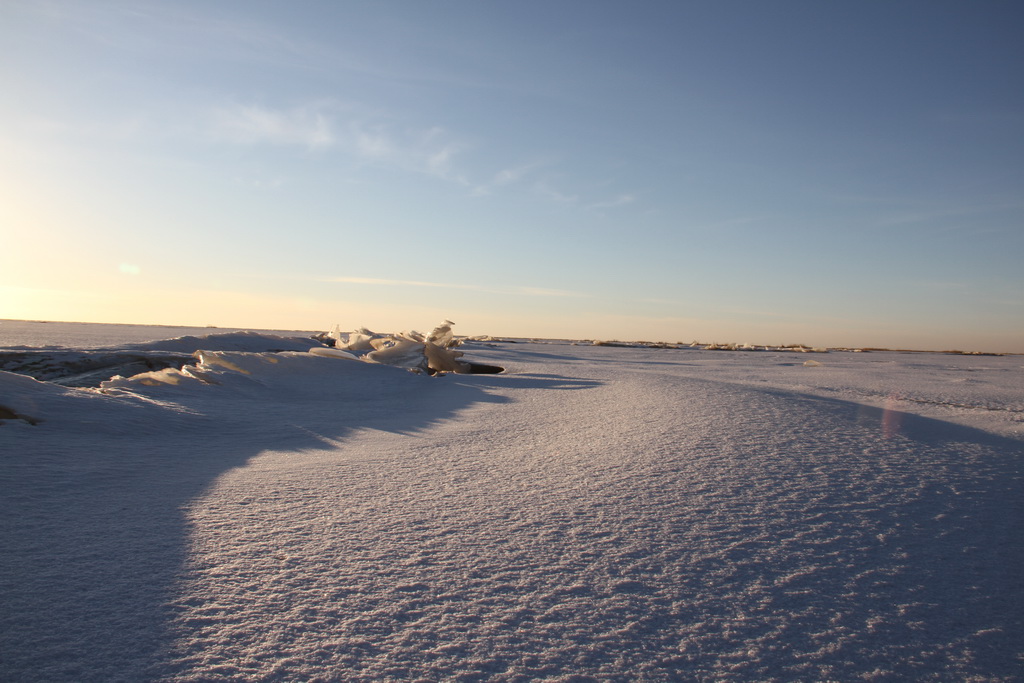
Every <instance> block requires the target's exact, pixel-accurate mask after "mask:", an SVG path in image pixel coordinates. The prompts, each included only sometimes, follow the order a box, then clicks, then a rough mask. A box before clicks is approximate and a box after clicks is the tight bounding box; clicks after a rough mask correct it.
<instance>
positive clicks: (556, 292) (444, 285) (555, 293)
mask: <svg viewBox="0 0 1024 683" xmlns="http://www.w3.org/2000/svg"><path fill="white" fill-rule="evenodd" d="M320 282H326V283H336V284H353V285H373V286H383V287H432V288H438V289H460V290H468V291H473V292H486V293H489V294H513V295H520V296H538V297H587V296H589V295H587V294H584V293H582V292H574V291H570V290H565V289H547V288H542V287H528V286H526V287H489V286H485V285H478V284H456V283H451V282H425V281H422V280H400V279H389V278H373V277H355V276H336V277H326V278H321V279H320Z"/></svg>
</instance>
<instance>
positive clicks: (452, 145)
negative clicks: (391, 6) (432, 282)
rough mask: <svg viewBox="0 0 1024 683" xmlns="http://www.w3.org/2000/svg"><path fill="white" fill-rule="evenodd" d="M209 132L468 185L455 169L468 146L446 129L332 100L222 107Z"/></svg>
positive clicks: (238, 141)
mask: <svg viewBox="0 0 1024 683" xmlns="http://www.w3.org/2000/svg"><path fill="white" fill-rule="evenodd" d="M210 133H211V135H212V137H213V138H214V139H216V140H220V141H223V142H228V143H232V144H244V145H285V146H287V145H291V146H296V147H302V148H306V149H311V150H320V151H330V152H331V153H336V154H340V155H345V156H347V157H349V158H350V159H352V160H354V161H356V162H358V163H364V164H374V165H378V166H384V167H390V168H395V169H400V170H403V171H408V172H411V173H421V174H424V175H429V176H433V177H435V178H440V179H442V180H447V181H450V182H454V183H457V184H459V185H468V184H469V183H468V181H466V180H465V178H464V175H463V173H462V172H461V171H460V169H459V166H458V156H459V154H460V153H461V152H462V151H463V149H465V148H466V147H467V145H466V144H465V143H464V142H462V141H461V140H459V139H458V138H457V137H456V136H454V135H452V134H451V133H449V132H448V131H446V130H445V129H443V128H441V127H438V126H433V127H429V128H420V129H417V128H415V127H410V126H403V125H402V124H401V123H399V122H397V121H396V120H394V119H392V118H389V117H387V116H385V115H382V114H379V113H373V112H368V111H365V110H363V111H361V110H360V107H357V106H347V105H342V104H341V103H338V102H333V101H323V102H311V103H307V104H303V105H299V106H295V107H291V108H274V107H267V106H263V105H244V104H230V105H224V106H220V107H217V108H215V109H214V111H213V115H212V117H211V123H210Z"/></svg>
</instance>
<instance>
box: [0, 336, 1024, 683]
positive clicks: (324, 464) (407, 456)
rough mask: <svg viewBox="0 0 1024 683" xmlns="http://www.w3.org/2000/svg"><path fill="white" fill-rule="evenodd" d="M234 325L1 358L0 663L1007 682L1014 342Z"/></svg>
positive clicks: (1012, 663)
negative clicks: (407, 361)
mask: <svg viewBox="0 0 1024 683" xmlns="http://www.w3.org/2000/svg"><path fill="white" fill-rule="evenodd" d="M257 337H260V335H253V336H252V337H250V338H249V339H248V340H247V342H248V343H247V344H246V345H245V348H244V349H241V350H240V349H238V348H205V349H195V348H187V347H188V345H187V344H171V345H164V346H161V345H159V344H157V345H152V346H150V347H149V350H151V351H152V352H153V353H157V352H161V353H167V352H175V353H189V354H191V353H192V352H194V351H200V353H199V354H197V356H198V357H196V358H192V357H191V356H190V360H189V362H188V363H186V364H184V365H182V366H181V367H166V368H162V369H157V370H148V371H147V372H146V373H144V374H141V375H138V376H135V377H131V378H120V379H115V380H110V381H107V382H104V383H103V386H102V388H92V389H88V388H70V387H65V386H60V385H58V384H55V383H52V382H41V381H37V380H35V379H32V378H30V377H27V376H24V375H22V374H14V373H10V372H0V406H3V408H2V409H0V449H2V450H0V477H2V478H0V482H2V486H3V492H4V494H3V497H2V503H0V505H2V514H3V520H4V523H3V527H2V535H0V554H2V557H3V561H2V563H0V591H2V595H3V609H2V610H0V680H4V681H51V682H52V681H142V680H148V681H238V680H252V681H296V680H303V681H370V680H375V681H376V680H458V681H481V680H495V681H528V680H552V681H588V680H599V681H627V680H628V681H638V680H639V681H643V680H648V681H671V680H715V681H749V680H760V681H792V680H807V681H812V680H813V681H821V680H844V681H848V680H860V679H863V680H898V679H899V680H922V679H926V680H942V681H969V680H974V681H993V680H996V681H999V680H1002V681H1017V680H1021V678H1022V675H1021V671H1022V657H1024V625H1022V615H1024V590H1022V588H1024V586H1022V576H1024V575H1022V573H1021V571H1020V567H1021V566H1022V565H1024V544H1022V539H1024V536H1022V531H1024V530H1022V520H1024V509H1022V477H1021V457H1022V455H1024V435H1022V425H1024V420H1022V418H1024V390H1022V389H1024V368H1022V359H1021V358H1020V357H1011V356H1007V357H963V356H947V355H940V354H898V353H864V354H852V353H834V352H833V353H828V354H820V355H817V356H816V357H815V362H816V363H818V365H813V366H811V365H805V363H804V362H803V361H802V360H800V359H799V358H796V357H794V356H793V354H790V353H773V352H761V353H742V352H722V351H704V350H697V349H650V348H635V347H634V348H621V347H615V346H605V345H601V346H593V345H580V346H577V345H572V344H569V343H554V342H552V343H516V344H511V343H482V342H467V343H465V344H464V345H463V346H462V349H463V350H464V351H465V353H466V358H467V359H471V360H472V361H479V362H483V363H488V364H493V365H498V366H501V367H504V368H505V369H506V372H505V373H504V374H498V375H462V374H446V375H440V376H435V377H429V376H427V375H425V374H419V375H417V374H413V373H410V372H408V371H406V370H404V369H401V368H397V367H390V366H388V365H381V364H373V363H366V362H355V361H354V360H353V358H350V357H345V356H347V354H346V353H345V352H344V351H343V350H340V349H327V348H325V347H316V346H314V347H308V346H307V348H315V349H316V351H315V352H313V353H310V352H308V350H306V349H305V348H303V349H300V350H295V349H292V348H289V350H278V347H279V344H280V342H277V341H275V340H274V339H273V338H269V337H266V338H257ZM296 343H301V344H305V343H306V342H305V341H302V342H296ZM203 345H205V346H210V347H213V346H216V338H215V337H211V338H209V339H207V340H206V341H205V342H203V343H201V344H200V346H203ZM221 346H224V345H221ZM134 350H135V351H138V349H134ZM324 352H326V353H324ZM83 353H84V352H83ZM86 355H87V354H86ZM331 356H334V357H331Z"/></svg>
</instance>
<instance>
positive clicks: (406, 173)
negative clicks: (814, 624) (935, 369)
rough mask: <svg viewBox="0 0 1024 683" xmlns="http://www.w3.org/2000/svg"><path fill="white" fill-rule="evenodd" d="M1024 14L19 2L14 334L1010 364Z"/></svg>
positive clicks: (10, 176)
mask: <svg viewBox="0 0 1024 683" xmlns="http://www.w3.org/2000/svg"><path fill="white" fill-rule="evenodd" d="M1022 25H1024V4H1022V3H1018V2H1009V1H1007V2H988V1H979V2H970V3H968V2H942V1H932V0H929V1H921V2H899V1H889V0H886V1H885V2H882V1H867V2H848V3H838V2H817V1H806V2H791V1H785V0H781V1H779V2H755V1H753V0H751V1H748V2H738V1H729V0H726V1H723V2H711V1H710V0H708V1H706V2H685V1H671V2H653V1H652V2H603V1H590V0H587V1H559V2H535V1H531V0H527V1H522V2H514V3H513V2H505V3H499V2H470V1H469V0H465V1H461V2H447V1H438V2H412V1H403V2H372V3H370V2H341V1H339V2H328V1H321V2H283V1H270V2H255V1H244V2H243V1H238V2H209V1H205V0H204V1H203V2H198V1H190V0H174V1H173V2H171V1H168V2H146V1H144V0H143V1H131V2H127V1H125V2H117V1H105V0H93V1H90V2H74V1H60V0H57V1H46V0H27V1H22V0H3V1H2V2H0V230H2V236H3V249H2V250H0V318H14V319H45V320H67V321H91V322H122V323H145V324H180V325H219V326H225V327H227V326H241V327H246V326H249V327H254V328H276V329H324V330H326V329H330V328H331V327H333V326H334V324H335V323H338V324H340V325H341V326H342V328H343V329H354V328H356V327H360V326H366V327H369V328H371V329H376V330H380V331H398V330H402V329H408V328H416V329H429V328H430V327H431V326H432V325H433V324H435V323H437V322H439V321H440V320H442V319H444V318H449V319H451V320H454V321H455V322H456V331H457V332H458V333H460V334H493V335H510V336H537V337H563V338H564V337H569V338H601V339H633V340H637V339H646V340H660V341H690V340H694V339H697V340H702V341H708V342H710V341H720V342H739V343H743V342H750V343H762V344H786V343H806V344H810V345H814V346H879V347H888V348H925V349H936V350H938V349H951V348H962V349H968V350H987V351H1004V352H1024V41H1022V40H1020V27H1021V26H1022ZM0 343H2V340H0Z"/></svg>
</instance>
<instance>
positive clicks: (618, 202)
mask: <svg viewBox="0 0 1024 683" xmlns="http://www.w3.org/2000/svg"><path fill="white" fill-rule="evenodd" d="M635 201H636V195H632V194H620V195H619V196H617V197H615V198H614V199H608V200H605V201H602V202H597V203H596V204H591V205H590V207H589V208H591V209H612V208H615V207H617V206H625V205H627V204H632V203H633V202H635Z"/></svg>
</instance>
